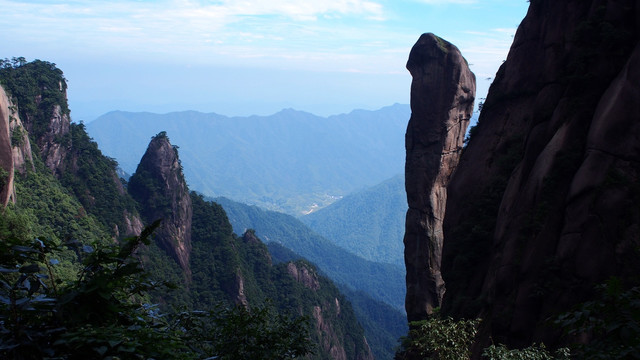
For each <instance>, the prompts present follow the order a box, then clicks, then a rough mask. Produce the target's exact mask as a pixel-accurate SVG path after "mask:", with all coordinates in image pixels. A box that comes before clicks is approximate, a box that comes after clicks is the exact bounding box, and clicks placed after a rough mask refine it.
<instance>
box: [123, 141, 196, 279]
mask: <svg viewBox="0 0 640 360" xmlns="http://www.w3.org/2000/svg"><path fill="white" fill-rule="evenodd" d="M129 192H130V193H131V195H132V196H133V198H134V199H135V200H137V201H138V202H139V203H140V204H141V206H142V209H141V214H142V217H143V219H144V220H145V221H146V222H147V223H151V222H153V221H155V220H157V219H162V225H161V226H160V228H159V229H158V230H157V231H156V236H155V238H156V240H157V241H158V243H159V245H160V247H161V248H162V249H163V250H164V251H166V252H167V254H169V255H170V256H171V257H172V258H173V259H174V260H175V261H176V262H177V263H178V264H179V265H180V267H181V268H182V269H183V270H184V271H185V274H187V277H190V274H191V271H190V267H189V258H190V255H191V220H192V214H193V207H192V204H191V197H190V195H189V189H188V187H187V183H186V181H185V179H184V175H183V173H182V165H180V160H179V159H178V151H177V149H176V148H175V147H174V146H172V145H171V143H170V142H169V138H168V137H167V136H166V134H164V133H160V134H158V135H156V136H155V137H154V138H153V139H152V140H151V142H150V143H149V147H148V148H147V151H146V152H145V154H144V155H143V156H142V159H141V160H140V164H139V165H138V168H137V170H136V173H135V174H134V175H133V176H132V177H131V179H130V182H129Z"/></svg>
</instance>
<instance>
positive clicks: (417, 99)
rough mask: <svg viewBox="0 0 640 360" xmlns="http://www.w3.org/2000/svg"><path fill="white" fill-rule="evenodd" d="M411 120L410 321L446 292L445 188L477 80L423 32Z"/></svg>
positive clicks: (414, 59) (411, 63)
mask: <svg viewBox="0 0 640 360" xmlns="http://www.w3.org/2000/svg"><path fill="white" fill-rule="evenodd" d="M407 69H408V70H409V72H410V73H411V76H412V77H413V81H412V83H411V112H412V113H411V119H410V120H409V124H408V126H407V133H406V139H405V142H406V150H407V157H406V165H405V187H406V191H407V201H408V204H409V210H408V211H407V219H406V232H405V237H404V244H405V264H406V268H407V297H406V302H405V307H406V310H407V316H408V319H409V321H415V320H422V319H425V318H426V316H427V315H428V314H430V313H431V312H432V310H433V309H434V308H435V307H438V306H440V302H441V300H442V296H443V294H444V292H445V286H444V282H443V280H442V276H441V274H440V260H441V255H442V241H443V236H442V219H443V218H444V212H445V204H446V201H447V184H448V182H449V178H450V176H451V174H452V173H453V171H454V169H455V167H456V165H457V163H458V159H459V157H460V152H461V150H462V146H463V142H464V136H465V131H466V129H467V126H468V125H469V119H470V118H471V114H472V112H473V102H474V99H475V87H476V84H475V76H474V74H473V73H472V72H471V71H470V70H469V67H468V64H467V61H466V60H465V59H464V58H463V57H462V55H461V54H460V51H459V50H458V49H457V48H456V47H455V46H453V45H452V44H450V43H449V42H447V41H445V40H443V39H441V38H439V37H437V36H435V35H433V34H424V35H422V36H421V37H420V39H419V40H418V42H417V43H416V44H415V45H414V47H413V49H412V50H411V54H410V55H409V60H408V62H407Z"/></svg>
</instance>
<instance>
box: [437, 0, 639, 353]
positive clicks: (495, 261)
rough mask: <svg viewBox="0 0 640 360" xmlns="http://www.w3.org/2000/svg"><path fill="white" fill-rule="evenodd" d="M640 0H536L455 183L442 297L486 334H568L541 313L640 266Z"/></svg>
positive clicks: (513, 340) (523, 337)
mask: <svg viewBox="0 0 640 360" xmlns="http://www.w3.org/2000/svg"><path fill="white" fill-rule="evenodd" d="M639 21H640V2H638V1H635V0H621V1H605V0H573V1H556V0H537V1H534V0H531V5H530V8H529V12H528V14H527V16H526V18H525V19H524V20H523V22H522V24H521V25H520V27H519V29H518V31H517V34H516V36H515V39H514V43H513V45H512V47H511V51H510V53H509V56H508V58H507V60H506V62H505V63H504V64H503V65H502V67H501V68H500V70H499V71H498V74H497V75H496V79H495V81H494V83H493V85H492V86H491V88H490V90H489V94H488V96H487V101H486V102H485V105H484V108H483V110H482V113H481V115H480V118H479V122H478V127H477V129H476V130H475V131H474V134H473V136H472V138H471V140H470V142H469V145H468V147H467V149H466V150H465V152H464V154H463V155H462V158H461V160H460V164H459V166H458V168H457V169H456V172H455V174H454V175H453V177H452V179H451V183H450V185H449V192H448V194H449V197H448V200H447V210H446V217H445V220H444V236H445V243H444V249H443V259H442V272H443V276H444V279H445V281H446V283H447V293H446V295H445V298H444V304H443V310H444V312H445V313H447V314H451V315H454V316H464V317H474V316H480V317H482V319H483V320H484V321H483V324H484V325H483V328H482V329H481V332H480V337H481V338H482V339H483V340H485V341H488V339H489V337H491V338H492V339H493V341H495V342H496V343H499V342H502V343H505V344H507V345H510V346H525V345H528V344H530V343H531V342H545V343H546V344H547V345H552V346H553V345H554V344H558V339H559V337H558V336H557V335H558V334H557V330H555V329H553V328H549V327H548V326H547V325H545V324H546V323H545V320H546V319H547V318H549V317H553V316H556V315H557V314H558V313H561V312H564V311H567V310H569V309H570V308H571V306H573V305H574V304H576V303H579V302H582V301H585V300H588V299H590V298H592V297H593V287H594V285H596V284H599V283H602V282H604V281H605V280H606V279H607V278H609V277H611V276H617V277H619V278H621V279H623V282H624V281H627V280H630V279H632V278H633V277H635V276H636V275H637V274H638V273H640V261H638V260H639V259H640V254H639V253H638V249H639V245H640V243H639V242H640V237H639V236H638V235H639V234H640V227H639V225H640V208H639V207H638V206H637V204H638V202H639V201H640V195H639V194H640V193H639V192H638V190H639V185H638V184H639V181H638V180H639V179H640V146H639V144H640V142H639V141H638V139H640V121H639V120H638V114H639V113H640V105H639V102H638V99H640V71H639V70H638V69H640V45H639V43H638V40H639V39H640V34H639V30H638V29H639V27H640V23H639Z"/></svg>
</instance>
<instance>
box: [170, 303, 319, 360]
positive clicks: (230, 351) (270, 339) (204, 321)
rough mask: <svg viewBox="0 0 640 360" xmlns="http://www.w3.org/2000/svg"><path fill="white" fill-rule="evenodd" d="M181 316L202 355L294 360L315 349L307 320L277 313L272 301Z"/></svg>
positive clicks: (234, 359)
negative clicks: (310, 337)
mask: <svg viewBox="0 0 640 360" xmlns="http://www.w3.org/2000/svg"><path fill="white" fill-rule="evenodd" d="M181 315H182V316H184V317H183V318H181V319H180V324H181V325H182V326H184V328H185V332H186V333H189V334H190V336H192V337H193V338H192V339H191V340H192V341H191V342H190V343H191V344H192V346H193V347H194V348H196V349H197V350H198V352H199V353H202V354H219V356H218V359H220V360H245V359H255V360H276V359H295V358H298V357H301V356H304V355H307V354H308V353H309V352H310V351H311V350H312V344H311V343H310V342H309V324H308V319H307V318H305V317H297V318H295V319H291V318H288V317H286V316H283V315H281V314H277V313H276V311H275V309H274V307H273V306H271V305H269V304H268V305H265V306H262V307H255V308H252V309H248V308H245V307H244V306H235V307H231V308H228V307H222V306H219V307H218V308H216V309H215V310H212V311H209V312H191V313H183V314H181Z"/></svg>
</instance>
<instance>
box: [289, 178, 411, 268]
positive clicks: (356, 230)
mask: <svg viewBox="0 0 640 360" xmlns="http://www.w3.org/2000/svg"><path fill="white" fill-rule="evenodd" d="M406 212H407V196H406V193H405V190H404V175H403V174H401V175H397V176H394V177H393V178H391V179H389V180H386V181H384V182H382V183H380V184H378V185H376V186H373V187H371V188H367V189H366V190H363V191H360V192H357V193H355V194H350V195H347V196H345V197H344V198H342V199H340V200H338V201H336V202H335V203H333V204H331V205H329V206H327V207H326V208H323V209H320V210H318V211H314V212H312V213H310V214H308V215H305V216H301V217H300V218H299V219H300V221H302V222H303V223H305V224H306V225H307V226H309V228H311V229H312V230H313V231H315V232H316V233H318V234H319V235H321V236H323V237H325V238H327V239H328V240H331V241H332V242H333V243H334V244H336V245H338V246H340V247H342V248H344V249H346V250H348V251H350V252H352V253H354V254H356V255H358V256H360V257H362V258H364V259H367V260H370V261H375V262H384V263H392V264H396V265H400V266H404V252H403V249H404V245H403V244H402V237H403V236H404V223H405V215H406Z"/></svg>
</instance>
